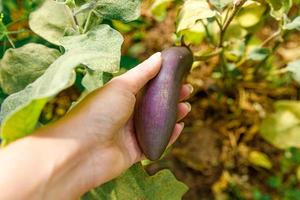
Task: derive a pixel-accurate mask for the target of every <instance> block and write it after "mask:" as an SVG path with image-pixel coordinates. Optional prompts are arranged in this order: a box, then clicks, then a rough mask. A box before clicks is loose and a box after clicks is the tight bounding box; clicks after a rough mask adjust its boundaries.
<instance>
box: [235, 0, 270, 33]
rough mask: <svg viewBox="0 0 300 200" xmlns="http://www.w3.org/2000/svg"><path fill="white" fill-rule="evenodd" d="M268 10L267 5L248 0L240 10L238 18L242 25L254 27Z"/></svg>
mask: <svg viewBox="0 0 300 200" xmlns="http://www.w3.org/2000/svg"><path fill="white" fill-rule="evenodd" d="M265 10H266V7H265V6H264V5H263V4H261V3H259V2H257V1H251V0H250V1H247V2H246V3H245V4H244V6H243V7H242V9H241V10H240V11H239V12H238V15H237V20H238V22H239V24H240V25H241V26H242V27H246V28H249V27H252V26H254V25H256V24H258V23H259V22H260V21H261V19H262V16H263V14H264V12H265Z"/></svg>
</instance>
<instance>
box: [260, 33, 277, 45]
mask: <svg viewBox="0 0 300 200" xmlns="http://www.w3.org/2000/svg"><path fill="white" fill-rule="evenodd" d="M280 35H281V29H280V30H278V31H276V32H275V33H273V34H272V35H270V36H269V37H268V38H267V39H265V41H263V43H262V44H261V45H260V46H261V47H265V46H266V45H267V44H268V43H269V42H271V41H272V40H273V39H275V38H277V37H278V36H280Z"/></svg>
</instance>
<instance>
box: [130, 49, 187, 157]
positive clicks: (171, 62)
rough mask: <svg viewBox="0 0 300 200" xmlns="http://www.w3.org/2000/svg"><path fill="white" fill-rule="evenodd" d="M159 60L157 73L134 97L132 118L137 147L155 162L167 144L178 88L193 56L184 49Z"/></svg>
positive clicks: (171, 128) (176, 103)
mask: <svg viewBox="0 0 300 200" xmlns="http://www.w3.org/2000/svg"><path fill="white" fill-rule="evenodd" d="M161 56H162V66H161V69H160V72H159V73H158V75H157V76H156V77H154V78H153V79H152V80H151V81H149V83H148V84H147V85H146V86H145V88H144V89H143V91H142V93H141V95H140V96H139V97H138V99H137V104H136V110H135V115H134V123H135V131H136V135H137V140H138V143H139V146H140V148H141V149H142V151H143V153H144V155H145V156H146V157H147V158H148V159H150V160H157V159H159V158H160V157H161V155H162V154H163V152H164V150H165V149H166V147H167V145H168V143H169V140H170V138H171V135H172V132H173V129H174V127H175V124H176V118H177V112H178V109H177V105H178V101H179V93H180V88H181V84H182V81H183V79H184V77H185V76H186V75H187V73H188V72H189V71H190V69H191V66H192V64H193V54H192V52H191V51H190V50H189V49H188V48H187V47H171V48H169V49H166V50H164V51H162V54H161Z"/></svg>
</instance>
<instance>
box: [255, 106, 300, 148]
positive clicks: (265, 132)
mask: <svg viewBox="0 0 300 200" xmlns="http://www.w3.org/2000/svg"><path fill="white" fill-rule="evenodd" d="M260 133H261V135H262V137H263V138H264V139H265V140H267V141H268V142H269V143H271V144H273V145H274V146H276V147H277V148H281V149H286V148H290V147H297V148H299V147H300V102H298V101H278V102H276V103H275V113H273V114H270V115H269V116H268V117H267V118H266V119H264V121H263V123H262V125H261V128H260Z"/></svg>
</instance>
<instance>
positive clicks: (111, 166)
mask: <svg viewBox="0 0 300 200" xmlns="http://www.w3.org/2000/svg"><path fill="white" fill-rule="evenodd" d="M160 66H161V57H160V53H157V54H155V55H153V56H152V57H150V58H149V59H148V60H146V61H145V62H143V63H142V64H140V65H139V66H137V67H136V68H134V69H132V70H130V71H128V72H127V73H125V74H123V75H121V76H119V77H117V78H114V79H113V80H111V81H110V82H109V83H107V84H106V85H105V86H104V87H102V88H100V89H98V90H96V91H94V92H92V93H91V94H90V95H88V96H87V97H86V98H84V99H83V100H82V101H81V102H80V103H79V104H78V105H77V106H75V108H74V109H72V110H71V111H70V112H69V113H68V114H67V115H66V116H65V117H63V118H62V119H61V120H59V121H58V122H56V123H53V124H51V125H48V126H45V127H43V128H41V129H39V130H38V131H37V132H36V133H35V134H32V135H30V136H27V137H25V138H22V139H20V140H18V141H16V142H13V143H12V144H10V145H9V146H8V147H6V148H4V149H1V150H0V163H1V165H0V188H1V189H2V192H1V193H0V199H7V200H9V199H75V198H77V197H79V196H80V195H82V194H84V193H85V192H87V191H89V190H90V189H92V188H94V187H96V186H99V185H101V184H103V183H105V182H107V181H109V180H111V179H113V178H115V177H117V176H119V175H120V174H121V173H122V172H124V171H125V170H126V169H128V168H129V167H130V166H131V165H133V164H134V163H136V162H138V161H140V160H141V159H143V158H144V156H143V154H142V152H141V149H140V148H139V146H138V143H137V141H136V137H135V132H134V126H133V120H132V118H133V112H134V107H135V102H136V95H137V93H138V92H139V91H140V89H141V88H142V87H144V86H145V84H146V83H147V82H148V81H149V80H151V79H152V78H153V77H154V76H155V75H156V74H157V73H158V72H159V70H160ZM191 92H192V87H191V86H189V85H183V86H182V89H181V95H180V101H183V100H185V99H186V98H187V97H188V96H189V95H190V93H191ZM190 109H191V107H190V105H189V104H187V103H179V104H178V110H179V112H178V116H177V118H178V121H180V120H181V119H182V118H183V117H185V116H186V115H187V113H188V112H189V111H190ZM182 129H183V123H177V124H176V126H175V128H174V131H173V136H172V138H171V140H170V144H172V143H173V142H174V141H175V140H176V138H177V137H178V136H179V134H180V133H181V131H182ZM20 155H22V156H20ZM32 175H34V178H32ZM15 191H18V192H17V193H16V192H15Z"/></svg>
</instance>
